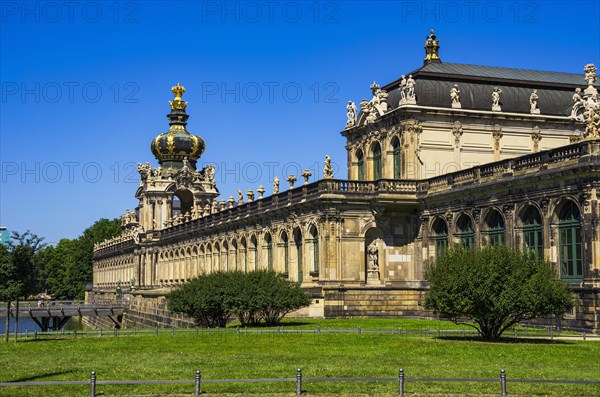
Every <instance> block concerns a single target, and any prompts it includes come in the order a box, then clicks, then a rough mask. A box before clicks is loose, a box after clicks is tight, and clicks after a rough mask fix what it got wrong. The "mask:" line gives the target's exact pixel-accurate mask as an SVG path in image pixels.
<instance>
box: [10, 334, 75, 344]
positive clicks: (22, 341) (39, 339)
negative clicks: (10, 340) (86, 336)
mask: <svg viewBox="0 0 600 397" xmlns="http://www.w3.org/2000/svg"><path fill="white" fill-rule="evenodd" d="M67 339H73V338H65V337H62V336H56V337H54V336H49V337H46V338H37V339H33V338H31V339H30V338H27V339H19V341H18V342H17V343H35V342H58V341H63V340H67Z"/></svg>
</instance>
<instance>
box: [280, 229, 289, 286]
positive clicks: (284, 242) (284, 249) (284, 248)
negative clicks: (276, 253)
mask: <svg viewBox="0 0 600 397" xmlns="http://www.w3.org/2000/svg"><path fill="white" fill-rule="evenodd" d="M281 258H282V259H283V273H284V274H285V276H286V277H289V274H290V273H289V272H290V258H289V252H288V235H287V233H286V232H281Z"/></svg>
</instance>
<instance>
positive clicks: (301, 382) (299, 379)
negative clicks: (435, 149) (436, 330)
mask: <svg viewBox="0 0 600 397" xmlns="http://www.w3.org/2000/svg"><path fill="white" fill-rule="evenodd" d="M277 382H290V383H291V382H295V384H296V395H297V396H299V395H302V394H303V393H304V392H305V390H304V388H303V386H305V385H306V383H316V382H397V387H398V394H399V395H401V396H402V395H404V392H405V389H406V386H407V383H410V382H425V383H427V382H458V383H461V382H474V383H498V384H499V389H500V393H501V395H502V396H507V395H508V392H507V387H506V385H507V383H508V382H512V383H555V384H578V385H600V381H591V380H560V379H508V378H507V376H506V372H505V371H504V369H502V370H500V376H499V377H498V378H420V377H414V378H413V377H406V376H405V374H404V370H403V369H400V370H399V371H398V376H397V377H382V378H377V377H363V378H304V377H303V376H302V369H300V368H298V370H297V371H296V376H295V377H290V378H264V379H202V375H201V373H200V371H199V370H198V371H196V376H195V378H194V379H183V380H98V379H97V375H96V372H95V371H92V373H91V376H90V379H89V380H87V381H47V382H3V383H0V387H16V386H21V387H24V386H26V387H27V386H38V387H39V386H67V385H88V386H89V388H90V396H91V397H95V396H96V389H97V386H99V385H165V384H194V386H195V388H194V395H195V396H199V395H200V393H201V391H202V390H201V388H202V384H203V383H205V384H206V383H277Z"/></svg>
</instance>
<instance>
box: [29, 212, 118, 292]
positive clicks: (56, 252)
mask: <svg viewBox="0 0 600 397" xmlns="http://www.w3.org/2000/svg"><path fill="white" fill-rule="evenodd" d="M120 234H121V221H120V220H119V219H113V220H108V219H100V220H98V221H97V222H95V223H94V224H93V225H92V226H90V227H88V228H87V229H85V230H84V231H83V233H82V234H81V236H79V237H78V238H77V239H61V240H60V241H59V242H58V244H57V245H56V247H46V248H44V249H43V250H41V251H39V252H38V253H37V255H36V256H35V258H34V264H35V265H36V266H35V267H36V268H37V269H38V275H39V276H38V285H40V290H48V291H49V292H50V293H52V294H53V295H55V296H56V297H57V298H59V299H83V297H84V295H85V286H86V284H87V283H89V282H91V281H92V275H93V265H92V255H93V251H94V244H95V243H98V242H100V241H104V240H106V239H109V238H112V237H116V236H119V235H120Z"/></svg>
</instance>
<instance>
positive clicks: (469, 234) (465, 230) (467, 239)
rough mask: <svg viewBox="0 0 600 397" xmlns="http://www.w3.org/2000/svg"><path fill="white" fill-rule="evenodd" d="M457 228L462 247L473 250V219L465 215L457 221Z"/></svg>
mask: <svg viewBox="0 0 600 397" xmlns="http://www.w3.org/2000/svg"><path fill="white" fill-rule="evenodd" d="M456 227H457V229H458V233H457V236H458V239H459V243H460V245H461V246H462V247H465V248H473V247H474V246H475V234H474V233H473V225H472V224H471V218H469V217H468V216H467V215H464V214H463V215H461V216H460V218H458V220H457V221H456Z"/></svg>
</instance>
